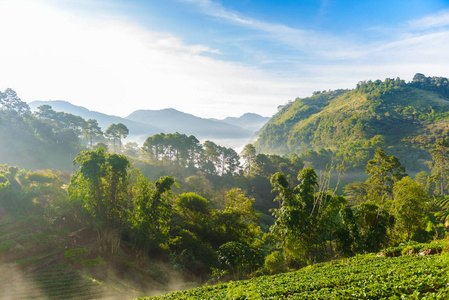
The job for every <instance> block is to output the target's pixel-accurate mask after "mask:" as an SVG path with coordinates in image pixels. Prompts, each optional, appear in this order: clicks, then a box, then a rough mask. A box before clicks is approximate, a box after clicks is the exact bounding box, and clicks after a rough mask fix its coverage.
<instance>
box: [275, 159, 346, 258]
mask: <svg viewBox="0 0 449 300" xmlns="http://www.w3.org/2000/svg"><path fill="white" fill-rule="evenodd" d="M298 181H299V184H298V185H297V186H296V187H295V188H293V189H292V188H290V186H289V183H288V181H287V178H286V176H285V175H284V174H283V173H280V172H278V173H276V174H274V175H273V176H272V177H271V184H272V186H273V191H276V192H277V193H278V196H277V197H276V201H278V202H279V206H280V207H279V208H278V209H275V210H273V216H274V217H275V218H276V221H275V223H274V225H272V226H271V227H270V232H271V233H273V234H274V235H275V236H277V237H278V239H279V240H280V241H281V243H282V247H283V248H284V251H285V252H284V253H286V255H287V256H290V258H293V259H299V260H301V261H303V262H306V263H313V262H314V261H316V260H317V259H320V258H321V257H323V255H324V250H325V249H324V248H325V247H324V245H325V240H326V235H327V233H328V232H329V230H330V226H329V222H331V221H332V220H333V219H334V217H335V215H336V214H337V212H338V209H339V207H340V206H341V204H342V203H344V199H343V198H341V197H336V196H333V195H331V194H329V193H327V192H324V191H320V192H317V193H316V192H315V191H316V188H318V177H317V175H316V173H315V171H314V170H313V169H311V168H304V169H302V170H301V171H300V172H299V174H298Z"/></svg>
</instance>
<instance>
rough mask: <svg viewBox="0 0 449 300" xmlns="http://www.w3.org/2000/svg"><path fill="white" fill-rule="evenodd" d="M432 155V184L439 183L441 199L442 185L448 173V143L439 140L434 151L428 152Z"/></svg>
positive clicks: (443, 187)
mask: <svg viewBox="0 0 449 300" xmlns="http://www.w3.org/2000/svg"><path fill="white" fill-rule="evenodd" d="M430 153H431V154H432V159H433V162H432V163H431V168H432V177H431V178H432V179H433V181H434V182H438V181H439V183H440V185H439V186H440V192H441V197H444V190H445V188H446V185H445V183H444V180H445V178H446V177H447V175H448V171H449V142H448V141H447V140H446V139H441V140H439V141H437V142H436V143H435V149H432V150H430Z"/></svg>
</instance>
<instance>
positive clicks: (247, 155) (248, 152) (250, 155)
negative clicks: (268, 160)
mask: <svg viewBox="0 0 449 300" xmlns="http://www.w3.org/2000/svg"><path fill="white" fill-rule="evenodd" d="M242 158H243V159H244V160H245V164H244V168H245V170H246V174H247V175H251V171H252V165H253V161H254V159H255V158H256V148H255V147H254V146H253V145H252V144H247V145H246V146H245V148H243V151H242Z"/></svg>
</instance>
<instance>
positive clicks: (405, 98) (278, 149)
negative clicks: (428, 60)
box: [255, 74, 449, 171]
mask: <svg viewBox="0 0 449 300" xmlns="http://www.w3.org/2000/svg"><path fill="white" fill-rule="evenodd" d="M448 118H449V85H448V79H447V78H443V77H426V76H424V75H422V74H416V75H415V76H414V78H413V80H412V81H411V82H409V83H406V82H405V81H404V80H401V79H399V78H396V79H389V78H387V79H385V80H384V81H381V80H376V81H362V82H359V83H358V84H357V87H356V88H355V89H352V90H335V91H328V92H326V91H324V92H316V93H314V95H313V96H311V97H309V98H304V99H300V98H298V99H296V100H295V101H294V102H291V103H288V104H287V105H285V106H283V107H282V108H281V109H280V111H279V112H278V113H277V114H276V115H275V116H273V118H272V119H271V120H270V121H269V122H268V123H267V124H266V125H265V126H264V128H263V129H262V131H261V133H260V135H259V138H258V140H257V142H256V143H255V146H256V149H257V151H259V152H263V153H277V154H289V153H298V154H299V153H301V152H303V151H305V150H309V149H310V150H314V151H318V150H320V149H322V148H324V149H330V150H332V151H333V152H334V156H335V157H336V158H338V159H340V160H345V161H347V163H348V164H350V165H355V166H360V167H363V166H364V165H366V163H367V161H368V159H369V157H371V156H372V155H373V153H374V152H373V151H374V150H375V149H376V148H377V147H382V148H389V151H390V152H391V153H393V154H395V155H396V156H398V157H399V158H400V159H401V161H403V163H404V164H405V165H406V166H407V168H408V169H409V170H414V171H420V170H423V169H424V167H425V161H428V160H430V157H429V152H428V149H429V145H432V144H433V143H434V142H435V141H436V140H437V139H440V138H445V137H447V130H446V123H447V119H448Z"/></svg>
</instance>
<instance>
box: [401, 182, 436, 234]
mask: <svg viewBox="0 0 449 300" xmlns="http://www.w3.org/2000/svg"><path fill="white" fill-rule="evenodd" d="M393 193H394V194H395V198H394V200H393V205H392V210H393V214H394V216H395V219H396V223H395V226H396V227H397V229H398V230H399V231H405V232H406V233H407V240H409V239H410V237H411V235H412V232H413V231H417V230H418V229H419V228H421V227H422V222H423V219H424V216H425V214H426V210H427V205H426V202H425V200H426V199H427V197H428V196H427V194H426V192H425V191H424V188H423V186H422V185H420V184H418V183H417V182H416V181H414V180H413V179H411V178H410V177H404V178H402V179H401V180H400V181H398V182H396V183H395V185H394V189H393Z"/></svg>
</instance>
